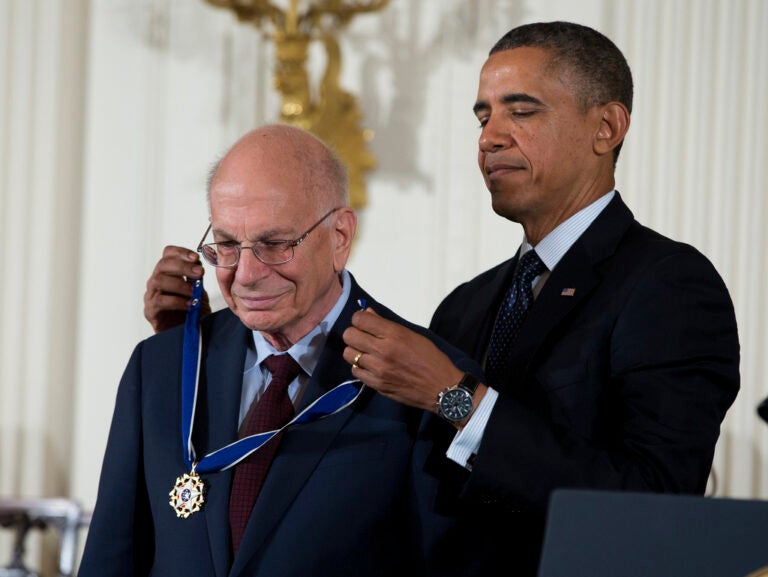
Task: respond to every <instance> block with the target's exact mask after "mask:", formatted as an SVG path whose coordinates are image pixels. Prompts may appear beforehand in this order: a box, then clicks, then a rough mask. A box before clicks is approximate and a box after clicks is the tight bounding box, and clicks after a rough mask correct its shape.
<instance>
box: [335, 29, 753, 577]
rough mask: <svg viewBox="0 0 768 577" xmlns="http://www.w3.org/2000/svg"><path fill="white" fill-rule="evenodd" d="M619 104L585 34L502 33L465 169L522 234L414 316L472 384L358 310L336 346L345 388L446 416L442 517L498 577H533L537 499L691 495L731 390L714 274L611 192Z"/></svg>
mask: <svg viewBox="0 0 768 577" xmlns="http://www.w3.org/2000/svg"><path fill="white" fill-rule="evenodd" d="M631 107H632V77H631V73H630V70H629V67H628V65H627V63H626V61H625V59H624V57H623V55H622V54H621V52H620V51H619V50H618V48H617V47H616V46H615V45H614V44H613V43H612V42H611V41H610V40H608V39H607V38H606V37H604V36H603V35H602V34H600V33H598V32H596V31H594V30H592V29H590V28H587V27H584V26H579V25H576V24H570V23H563V22H552V23H540V24H531V25H526V26H521V27H518V28H516V29H514V30H512V31H510V32H509V33H507V34H506V35H505V36H504V37H503V38H501V39H500V40H499V42H498V43H497V44H496V46H494V48H493V49H492V50H491V52H490V55H489V58H488V60H487V61H486V62H485V65H484V66H483V69H482V72H481V74H480V84H479V90H478V97H477V102H476V104H475V107H474V110H475V114H476V115H477V118H478V120H479V122H480V125H481V133H480V140H479V155H478V160H479V166H480V169H481V171H482V174H483V177H484V179H485V182H486V185H487V187H488V189H489V191H490V193H491V201H492V204H493V209H494V211H495V212H497V213H498V214H499V215H501V216H503V217H504V218H507V219H509V220H511V221H513V222H518V223H520V224H521V225H522V227H523V229H524V233H525V237H524V240H523V243H522V246H521V247H520V248H519V250H518V251H517V253H516V254H515V256H513V257H512V258H511V259H509V260H508V261H506V262H504V263H502V264H500V265H498V266H496V267H494V268H492V269H491V270H489V271H486V272H484V273H482V274H480V275H479V276H477V277H476V278H474V279H472V280H470V281H469V282H467V283H465V284H463V285H461V286H459V287H458V288H456V289H455V290H454V291H453V292H452V293H451V294H450V295H448V297H446V299H445V300H444V301H443V302H442V304H441V305H440V306H439V307H438V309H437V311H436V312H435V314H434V316H433V319H432V323H431V328H432V329H433V330H434V331H435V332H436V333H438V334H439V335H441V336H443V337H445V338H446V339H447V340H448V341H449V342H451V343H452V344H454V345H456V346H457V347H459V348H460V349H462V350H464V351H466V352H467V353H469V354H471V355H472V356H473V357H474V358H475V359H476V360H478V361H480V362H483V363H484V367H485V373H486V375H487V379H486V381H487V382H485V383H479V384H478V383H472V382H469V383H467V382H462V385H467V386H460V387H458V388H457V387H456V386H455V385H456V384H457V383H459V381H460V379H462V373H461V371H460V370H458V369H456V370H455V371H454V374H453V375H452V376H451V375H450V367H451V362H450V360H449V359H448V358H447V357H446V356H445V355H444V354H442V353H441V352H440V351H438V350H436V349H435V347H434V346H432V345H431V344H429V343H428V342H426V341H425V340H424V339H423V337H421V336H418V335H415V334H412V333H411V332H410V331H409V330H407V329H406V328H404V327H401V326H398V325H396V324H394V323H391V322H389V321H387V320H386V319H383V318H381V317H379V316H377V315H376V314H375V312H373V311H366V312H357V313H355V315H354V316H353V318H352V324H353V327H352V328H350V329H348V330H347V331H346V332H345V334H344V340H345V342H346V343H347V345H348V348H347V349H346V351H345V358H346V359H347V361H348V362H352V360H353V359H356V360H357V362H356V363H355V367H354V368H353V371H352V373H353V374H354V375H355V376H356V377H358V378H360V379H362V380H363V381H364V382H365V383H366V384H367V385H369V386H371V387H373V388H376V389H377V390H379V391H380V392H381V393H383V394H384V395H387V396H389V397H391V398H393V399H395V400H397V401H400V402H402V403H405V404H408V405H410V406H414V407H421V408H423V409H426V410H431V411H434V412H437V413H443V414H444V416H446V417H447V418H448V419H451V420H453V421H454V423H455V425H456V429H457V430H458V432H457V433H456V434H455V436H453V438H450V439H448V440H446V441H445V445H446V449H445V452H446V454H447V456H448V458H447V459H443V462H442V463H440V464H439V465H440V467H442V469H443V471H442V473H440V475H441V476H442V478H443V479H444V480H445V482H446V483H449V482H450V483H452V484H453V486H454V487H457V491H458V494H459V497H458V498H457V499H456V502H454V503H453V505H452V507H453V508H454V510H456V511H461V515H463V516H465V517H466V520H467V522H468V526H474V527H476V528H477V529H476V533H475V538H474V539H473V545H474V544H477V543H480V544H482V545H484V546H487V547H488V550H489V551H490V552H491V553H490V554H489V556H488V558H492V557H493V555H499V554H501V557H500V559H502V560H503V559H506V560H507V561H506V562H507V563H508V564H511V565H512V566H514V567H515V568H516V569H517V572H514V573H513V574H515V575H517V574H519V575H534V574H535V571H536V563H537V558H538V553H539V545H540V539H541V535H542V527H543V523H544V513H545V509H546V504H547V500H548V497H549V495H550V494H551V492H552V490H553V489H555V488H558V487H589V488H598V489H628V490H640V491H661V492H672V493H703V492H704V490H705V486H706V483H707V478H708V474H709V471H710V467H711V464H712V459H713V453H714V448H715V443H716V441H717V439H718V435H719V430H720V424H721V421H722V419H723V418H724V416H725V413H726V411H727V409H728V408H729V406H730V405H731V404H732V402H733V400H734V398H735V396H736V393H737V390H738V388H739V368H738V367H739V343H738V335H737V328H736V321H735V316H734V311H733V306H732V303H731V300H730V297H729V295H728V291H727V290H726V287H725V285H724V284H723V281H722V280H721V278H720V276H719V275H718V274H717V272H716V271H715V269H714V268H713V266H712V265H711V264H710V262H709V261H708V260H707V259H706V258H705V257H704V256H703V255H701V254H700V253H699V252H698V251H696V250H695V249H694V248H692V247H690V246H687V245H684V244H681V243H679V242H675V241H673V240H670V239H668V238H665V237H663V236H661V235H659V234H657V233H655V232H653V231H652V230H650V229H648V228H646V227H644V226H642V225H640V224H639V223H638V222H637V221H635V220H634V218H633V216H632V213H631V212H630V210H629V209H628V208H627V206H626V205H625V204H624V202H623V201H622V200H621V198H620V196H619V193H618V192H616V191H615V182H614V167H615V163H616V159H617V157H618V153H619V150H620V148H621V145H622V142H623V140H624V136H625V134H626V132H627V129H628V127H629V122H630V111H631ZM446 375H449V376H448V377H446ZM446 387H448V390H447V391H445V390H444V389H446ZM446 396H448V397H449V400H450V402H448V403H446V401H445V400H444V398H445V397H446ZM457 403H458V404H457ZM462 403H463V404H462ZM436 436H439V435H438V434H436ZM494 551H495V553H494ZM473 554H474V555H475V556H476V557H479V556H478V552H477V551H475V552H474V553H473Z"/></svg>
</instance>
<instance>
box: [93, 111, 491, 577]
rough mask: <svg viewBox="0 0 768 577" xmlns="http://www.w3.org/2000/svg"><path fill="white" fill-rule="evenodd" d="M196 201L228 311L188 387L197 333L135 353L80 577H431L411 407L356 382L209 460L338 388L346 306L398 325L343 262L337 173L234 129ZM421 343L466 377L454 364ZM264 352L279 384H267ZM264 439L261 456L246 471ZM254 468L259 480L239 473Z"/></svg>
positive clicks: (302, 137)
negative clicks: (293, 420)
mask: <svg viewBox="0 0 768 577" xmlns="http://www.w3.org/2000/svg"><path fill="white" fill-rule="evenodd" d="M209 194H210V211H211V212H210V215H211V216H210V220H211V224H210V227H209V230H208V231H206V236H205V237H204V239H203V240H202V241H201V245H200V249H199V250H200V251H201V253H202V254H203V255H204V257H205V258H206V260H208V262H209V263H211V264H212V265H214V266H215V267H216V269H215V270H216V276H217V279H218V282H219V286H220V288H221V292H222V295H223V297H224V299H225V300H226V302H227V305H228V308H227V309H225V310H223V311H220V312H217V313H215V314H213V315H210V316H207V317H206V318H204V319H203V321H202V322H201V324H200V329H199V331H200V333H199V334H200V335H201V336H200V337H199V339H200V340H199V343H200V349H199V352H198V353H197V354H199V359H200V364H199V368H197V380H195V378H194V375H195V368H196V366H197V364H196V362H195V361H194V357H195V351H198V348H197V344H198V341H197V338H194V339H192V341H191V344H192V346H191V347H189V344H190V341H189V339H190V336H189V334H190V333H189V331H190V329H191V330H192V334H193V335H195V334H196V329H195V326H196V325H195V323H191V324H188V326H187V327H178V328H175V329H171V330H168V331H165V332H161V333H160V334H157V335H155V336H153V337H151V338H149V339H147V340H146V341H144V342H142V343H140V344H139V345H138V346H137V347H136V349H135V351H134V354H133V356H132V357H131V360H130V362H129V364H128V367H127V368H126V371H125V373H124V376H123V379H122V381H121V383H120V387H119V391H118V396H117V402H116V408H115V413H114V417H113V422H112V427H111V431H110V436H109V441H108V446H107V451H106V456H105V459H104V465H103V469H102V476H101V481H100V484H99V493H98V499H97V503H96V508H95V511H94V514H93V519H92V522H91V525H90V529H89V534H88V540H87V543H86V546H85V552H84V556H83V561H82V564H81V567H80V570H79V575H80V577H105V576H123V575H124V576H138V575H153V576H155V577H160V576H169V577H170V576H173V577H177V576H178V575H194V576H207V575H210V576H213V575H217V576H219V577H224V576H227V575H228V576H231V577H237V576H248V577H252V576H257V575H264V576H268V577H275V576H281V577H283V576H297V577H298V576H302V577H305V576H307V575H318V576H325V575H334V576H349V577H359V576H363V575H365V576H366V577H368V576H373V575H381V576H391V575H411V574H425V575H426V574H433V573H434V574H443V572H442V571H441V570H440V569H439V564H440V562H441V561H440V560H439V559H436V558H435V557H434V553H435V552H436V551H438V549H436V548H435V544H436V542H437V541H438V540H439V539H440V538H441V537H443V536H444V535H445V531H446V530H447V529H450V528H451V519H450V518H449V517H447V516H446V517H443V516H440V515H438V514H436V513H435V512H434V507H433V505H434V495H435V492H436V490H437V485H436V483H435V481H436V480H435V479H434V478H433V477H432V476H430V474H429V473H428V472H427V471H425V464H424V461H425V459H426V456H427V455H429V453H430V447H429V441H428V440H419V439H418V430H419V426H420V423H421V421H422V417H423V416H424V414H423V412H422V411H421V410H418V409H415V408H412V407H407V406H405V405H402V404H400V403H396V402H394V401H392V400H390V399H388V398H386V397H384V396H382V395H380V394H377V393H376V392H375V391H374V390H372V389H363V390H362V392H361V393H360V394H359V396H358V397H357V398H356V400H354V402H352V403H351V404H347V405H346V406H343V405H342V406H340V407H338V410H336V408H337V407H333V408H332V409H326V410H325V412H328V413H330V414H328V416H326V417H325V418H321V419H317V420H310V421H308V422H306V423H301V424H294V425H292V426H290V427H288V428H287V429H285V430H284V431H283V432H282V433H280V434H278V435H276V436H275V437H274V438H272V439H271V440H270V441H269V442H268V443H267V444H265V445H264V447H263V448H262V449H259V450H257V451H256V452H255V453H253V454H251V455H250V456H248V453H246V452H241V453H234V454H233V455H230V456H228V457H226V458H223V457H221V459H222V460H221V462H218V461H217V460H216V459H217V458H219V456H220V455H222V454H224V455H228V454H229V453H227V451H234V450H235V447H240V446H242V443H240V444H237V445H234V446H231V445H230V444H231V443H233V442H235V441H237V440H238V438H242V437H243V436H247V435H251V434H253V433H258V432H259V431H263V430H277V429H278V428H280V427H282V426H283V424H284V423H285V421H286V420H287V419H289V418H290V417H291V415H292V414H293V413H294V407H295V410H296V411H301V410H302V409H303V408H305V407H307V406H308V405H310V403H312V402H314V401H316V400H317V399H318V398H319V397H320V396H321V395H322V394H323V393H325V392H327V391H328V390H329V389H331V388H333V387H335V386H336V385H338V384H339V383H342V382H344V381H348V380H350V379H351V378H352V377H351V374H350V370H351V367H350V365H349V364H348V363H346V362H345V361H344V359H343V357H342V352H343V350H344V343H343V341H342V333H343V331H344V330H345V329H346V328H347V327H349V326H350V319H351V316H352V313H353V312H354V311H355V310H358V309H359V308H360V306H361V305H360V304H359V303H363V302H367V303H368V304H369V305H371V306H374V307H375V308H376V310H377V311H378V312H379V314H381V315H383V316H384V317H386V318H388V319H389V320H391V321H392V322H395V323H405V321H403V320H402V319H400V318H398V317H397V316H395V315H394V314H393V313H392V312H390V311H388V310H387V309H386V308H384V307H383V306H382V305H380V304H378V303H376V302H375V301H373V299H372V298H371V297H370V296H369V295H368V294H366V293H365V292H364V291H363V290H362V289H361V288H360V287H359V286H358V285H357V283H356V282H355V281H354V279H353V278H352V276H351V275H350V274H349V273H348V272H347V271H346V270H345V268H344V267H345V264H346V261H347V257H348V255H349V251H350V246H351V242H352V238H353V236H354V232H355V226H356V217H355V214H354V212H353V210H352V209H351V208H350V207H349V206H348V204H347V183H346V173H345V171H344V168H343V166H342V165H341V164H340V163H339V162H338V160H337V159H336V158H335V157H334V156H333V155H332V154H331V153H330V151H329V150H328V149H327V148H326V146H325V145H323V144H322V143H321V142H320V141H319V140H317V139H316V138H315V137H313V136H311V135H309V134H308V133H306V132H304V131H301V130H299V129H296V128H290V127H287V126H268V127H264V128H261V129H258V130H255V131H253V132H251V133H249V134H247V135H246V136H244V137H243V138H242V139H240V140H239V141H238V142H237V143H236V144H235V145H234V146H233V147H232V148H231V149H230V151H229V152H228V153H227V154H226V155H225V157H224V158H223V159H222V160H221V162H220V163H219V164H218V165H217V166H216V168H215V170H214V172H213V174H212V178H211V183H210V186H209ZM209 231H210V232H211V234H212V239H209V240H208V241H207V243H206V241H205V238H207V236H208V232H209ZM204 243H205V244H204ZM408 326H409V327H410V328H411V329H412V330H414V331H416V332H417V333H420V334H426V331H425V330H424V329H419V328H418V327H415V326H413V325H408ZM425 338H427V337H425ZM429 338H434V337H429ZM430 342H433V341H430ZM434 342H435V343H436V346H438V347H439V348H440V350H442V351H443V352H444V353H445V354H446V355H448V356H449V357H450V358H451V359H452V361H453V362H454V363H457V364H458V365H460V366H463V367H464V368H465V369H466V370H469V371H474V372H475V374H477V375H479V373H480V371H479V368H478V367H477V365H476V364H475V363H474V362H472V361H470V360H469V359H468V358H467V357H466V356H465V355H462V354H460V353H458V351H456V350H455V349H452V348H451V347H450V346H448V345H447V344H446V343H444V342H442V341H440V340H439V339H435V340H434ZM190 350H191V351H192V353H191V354H192V355H193V356H192V358H193V361H192V362H191V364H190V363H189V358H188V356H187V355H188V354H190V353H189V351H190ZM277 358H279V359H280V361H279V363H280V364H281V366H288V365H290V366H291V367H293V369H292V370H294V372H293V373H292V375H291V376H287V377H285V378H284V379H283V378H282V377H281V376H278V375H282V374H283V370H284V369H282V368H277V369H273V368H272V367H273V366H276V365H273V364H271V363H274V362H275V361H274V359H277ZM262 361H263V364H262ZM189 366H191V367H192V371H191V374H192V376H193V378H192V379H191V380H190V379H189V373H188V371H187V369H188V367H189ZM452 366H453V365H452ZM285 370H286V371H287V369H285ZM281 379H282V381H284V383H283V385H282V387H283V388H282V389H281V390H282V392H281V397H280V398H278V397H277V396H276V395H277V393H274V391H277V390H278V385H277V384H274V383H277V382H278V381H279V380H281ZM267 399H270V401H269V402H271V403H273V405H271V406H272V407H273V408H270V410H269V411H268V413H271V414H274V413H275V412H276V411H277V409H276V408H275V407H282V408H285V407H286V406H287V407H288V408H287V411H288V415H287V417H286V419H284V420H283V421H282V422H281V423H280V424H273V425H270V426H269V427H266V428H261V429H254V428H252V423H253V422H254V419H256V415H257V414H261V413H263V412H264V411H262V407H263V406H264V404H265V403H267ZM282 408H281V409H280V410H282ZM314 410H317V405H315V409H314ZM259 418H262V417H259ZM263 418H266V417H263ZM254 426H255V425H254ZM182 431H186V432H188V436H187V435H183V434H182ZM249 439H253V437H249ZM190 442H191V444H190ZM248 442H250V440H249V441H248ZM190 446H191V447H192V449H190ZM274 446H276V447H277V450H276V453H275V455H274V460H272V461H271V462H270V461H269V460H267V461H263V460H261V458H262V456H263V455H264V454H265V453H263V452H262V451H266V450H268V449H269V448H274ZM225 447H226V449H224V451H219V450H220V449H223V448H225ZM241 459H242V460H241ZM256 463H261V464H260V465H258V466H259V467H262V469H263V470H266V471H268V474H267V475H266V478H265V479H261V478H260V479H261V480H258V481H256V480H254V479H256V478H259V477H258V476H259V473H258V472H256V471H255V469H254V468H253V467H252V466H254V465H255V464H256ZM244 475H245V476H244ZM247 475H251V476H250V477H247V478H246V476H247ZM177 478H179V479H180V480H179V481H177ZM239 479H244V480H242V481H240V480H239ZM260 483H263V485H261V489H260V492H258V486H259V484H260ZM200 484H202V485H203V486H202V487H201V485H200ZM236 487H237V488H236ZM254 487H256V493H254V492H253V489H254ZM245 494H248V495H250V497H248V498H247V499H246V498H245V497H244V496H243V495H245ZM169 496H170V502H169ZM248 499H255V505H251V504H250V502H251V501H249V500H248ZM251 507H252V508H251Z"/></svg>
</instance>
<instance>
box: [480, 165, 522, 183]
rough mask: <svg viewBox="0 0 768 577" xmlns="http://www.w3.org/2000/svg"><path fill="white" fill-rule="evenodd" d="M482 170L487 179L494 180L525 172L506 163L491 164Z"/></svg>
mask: <svg viewBox="0 0 768 577" xmlns="http://www.w3.org/2000/svg"><path fill="white" fill-rule="evenodd" d="M484 169H485V174H486V176H487V177H488V179H490V180H495V179H498V178H502V177H504V176H507V175H509V174H513V173H515V172H520V171H522V170H525V167H523V166H520V165H519V164H513V163H508V162H493V163H488V164H486V165H485V167H484Z"/></svg>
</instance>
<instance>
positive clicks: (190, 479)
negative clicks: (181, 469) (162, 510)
mask: <svg viewBox="0 0 768 577" xmlns="http://www.w3.org/2000/svg"><path fill="white" fill-rule="evenodd" d="M204 489H205V484H204V483H203V480H202V479H201V478H200V475H198V474H197V473H195V469H194V467H193V468H192V472H191V473H189V474H187V473H184V474H183V475H182V476H181V477H178V478H177V479H176V484H175V485H174V486H173V489H171V492H170V493H168V496H169V497H170V500H169V501H168V504H169V505H170V506H171V507H173V510H174V511H176V516H177V517H184V518H185V519H186V518H187V517H189V516H190V515H191V514H192V513H197V512H198V511H199V510H200V508H201V507H202V505H203V503H204V502H205V496H204V495H203V491H204Z"/></svg>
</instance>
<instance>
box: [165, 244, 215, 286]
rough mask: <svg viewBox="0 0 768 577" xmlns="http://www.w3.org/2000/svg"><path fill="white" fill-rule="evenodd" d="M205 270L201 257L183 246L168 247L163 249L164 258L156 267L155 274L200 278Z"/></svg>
mask: <svg viewBox="0 0 768 577" xmlns="http://www.w3.org/2000/svg"><path fill="white" fill-rule="evenodd" d="M204 272H205V270H204V269H203V265H202V263H201V262H200V255H199V254H197V253H196V252H195V251H192V250H189V249H186V248H184V247H181V246H172V245H168V246H166V247H165V248H164V249H163V256H162V258H161V259H160V260H159V261H158V262H157V265H156V266H155V273H153V276H154V275H155V274H156V273H160V274H166V275H173V276H184V277H187V278H200V277H201V276H203V274H204Z"/></svg>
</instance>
